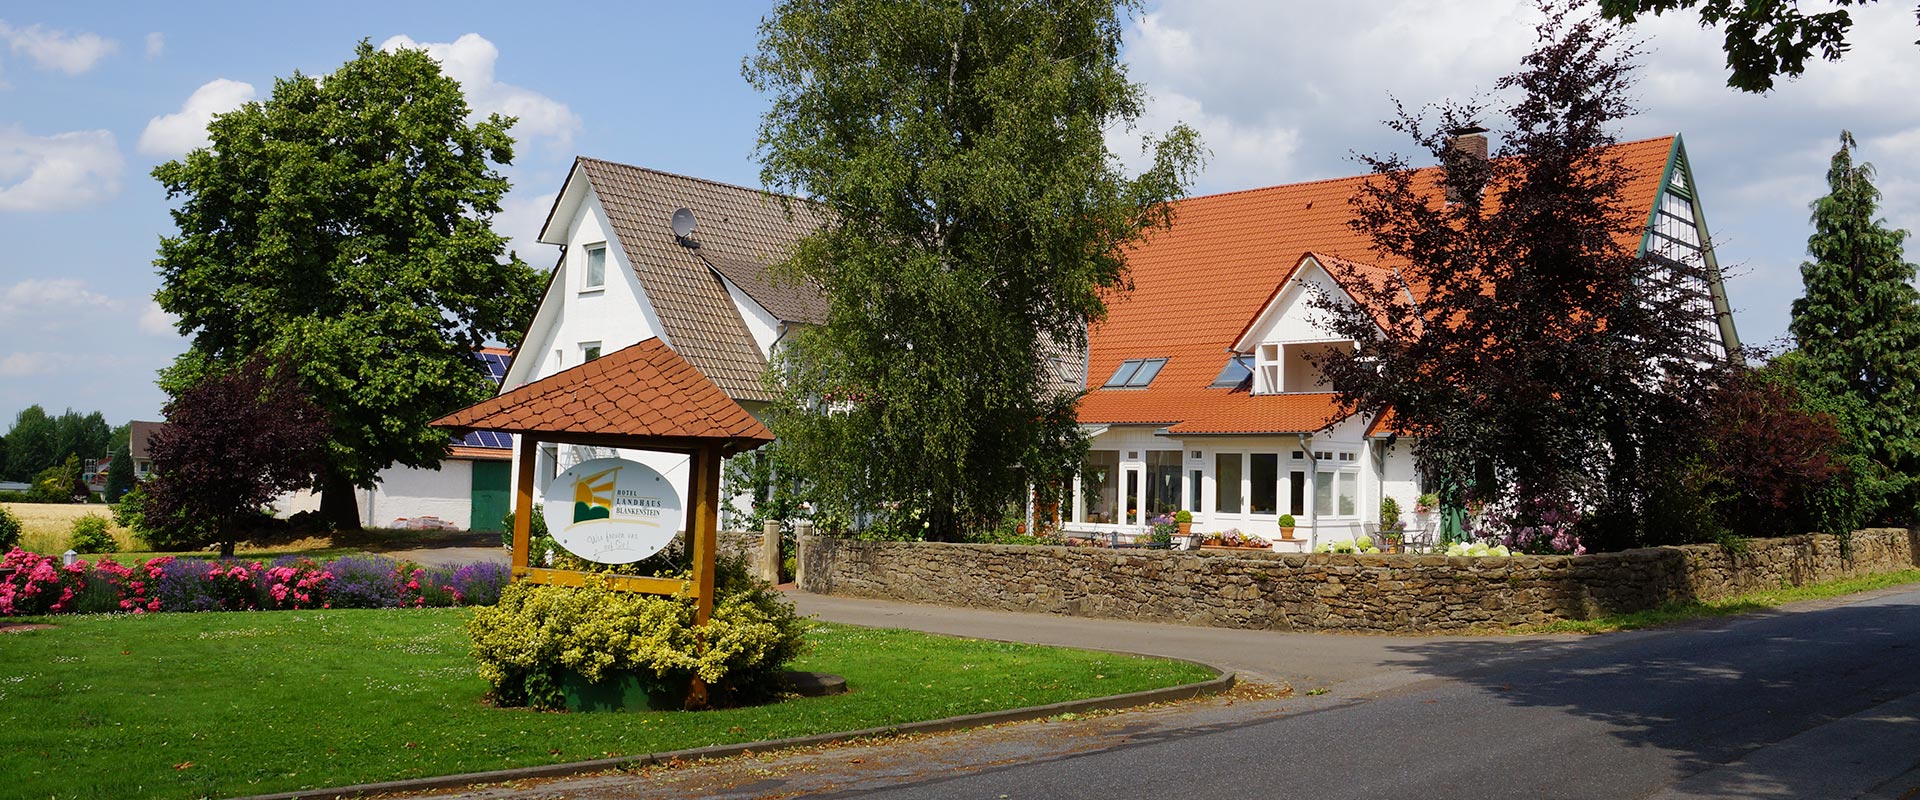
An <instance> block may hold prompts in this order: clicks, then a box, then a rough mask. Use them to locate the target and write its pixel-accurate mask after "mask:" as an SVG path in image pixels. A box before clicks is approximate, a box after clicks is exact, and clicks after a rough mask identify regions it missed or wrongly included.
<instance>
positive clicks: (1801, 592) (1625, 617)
mask: <svg viewBox="0 0 1920 800" xmlns="http://www.w3.org/2000/svg"><path fill="white" fill-rule="evenodd" d="M1916 582H1920V569H1909V570H1901V571H1899V572H1888V573H1884V574H1880V575H1869V576H1866V577H1864V578H1844V579H1841V580H1837V581H1827V582H1825V583H1811V584H1807V585H1806V586H1786V587H1781V588H1779V589H1770V590H1767V591H1764V592H1753V593H1750V594H1743V595H1738V596H1735V597H1728V598H1725V599H1721V600H1710V601H1706V602H1701V601H1698V600H1695V601H1691V602H1686V603H1668V604H1666V605H1664V606H1661V607H1659V608H1654V609H1648V610H1646V611H1636V612H1634V613H1631V614H1614V615H1612V616H1606V617H1596V618H1594V619H1580V620H1561V621H1559V622H1553V623H1548V624H1545V625H1526V626H1522V627H1518V628H1508V629H1506V630H1504V631H1502V632H1503V633H1516V634H1524V633H1611V632H1613V631H1630V630H1635V629H1637V628H1652V627H1657V626H1660V625H1672V624H1675V623H1679V622H1689V621H1692V620H1696V619H1706V618H1709V617H1725V616H1731V615H1734V614H1745V613H1747V612H1750V611H1759V610H1761V609H1766V608H1772V607H1774V606H1777V605H1782V604H1784V603H1794V602H1799V601H1801V600H1825V599H1828V598H1832V597H1840V596H1843V595H1849V594H1855V593H1858V592H1865V591H1871V590H1873V589H1885V588H1887V587H1890V586H1899V585H1902V584H1908V583H1916Z"/></svg>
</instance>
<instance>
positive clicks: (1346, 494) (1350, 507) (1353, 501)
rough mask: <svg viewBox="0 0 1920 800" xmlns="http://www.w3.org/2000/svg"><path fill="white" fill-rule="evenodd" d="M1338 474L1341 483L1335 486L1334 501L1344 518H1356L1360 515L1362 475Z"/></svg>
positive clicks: (1354, 473) (1353, 473)
mask: <svg viewBox="0 0 1920 800" xmlns="http://www.w3.org/2000/svg"><path fill="white" fill-rule="evenodd" d="M1337 474H1338V476H1339V482H1338V483H1336V484H1335V486H1334V494H1335V498H1334V501H1335V504H1336V505H1337V506H1338V507H1339V511H1338V513H1339V515H1340V516H1343V517H1351V516H1356V515H1358V514H1359V513H1360V473H1358V472H1341V473H1337Z"/></svg>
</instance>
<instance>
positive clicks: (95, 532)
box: [67, 514, 120, 553]
mask: <svg viewBox="0 0 1920 800" xmlns="http://www.w3.org/2000/svg"><path fill="white" fill-rule="evenodd" d="M109 525H111V522H110V521H109V520H108V519H107V518H106V517H103V516H100V515H99V514H87V515H86V516H83V517H80V518H79V519H76V520H74V521H73V532H72V535H70V536H69V537H68V538H67V548H68V549H70V550H72V551H74V552H76V553H117V552H120V542H118V541H116V540H115V539H114V538H113V534H111V533H108V532H107V528H108V526H109Z"/></svg>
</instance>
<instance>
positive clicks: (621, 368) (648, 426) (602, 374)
mask: <svg viewBox="0 0 1920 800" xmlns="http://www.w3.org/2000/svg"><path fill="white" fill-rule="evenodd" d="M433 424H434V425H437V426H440V427H443V428H453V429H456V430H473V429H488V430H496V431H504V432H507V433H536V434H537V433H558V434H588V435H595V436H648V437H657V438H664V439H675V440H694V439H705V440H713V439H721V440H726V441H727V443H728V445H729V448H730V449H733V450H734V451H735V452H738V451H741V450H750V449H752V448H754V447H758V446H760V445H762V444H765V443H767V442H770V441H773V434H772V433H770V432H768V431H767V428H766V426H764V425H761V424H760V421H759V420H757V419H754V418H753V415H752V414H749V413H747V411H746V409H744V408H741V407H740V404H739V403H736V402H734V401H733V398H731V397H728V396H727V393H726V392H723V391H721V390H720V387H718V386H715V385H714V384H713V382H712V381H710V380H708V379H707V378H706V376H705V375H702V374H701V373H700V371H699V370H698V369H695V368H694V367H693V365H692V364H689V363H687V361H686V359H683V358H681V357H680V356H679V355H678V354H676V353H675V352H674V351H673V350H671V349H669V348H668V347H667V346H666V344H665V343H663V342H661V341H660V340H659V339H657V338H655V339H648V340H646V341H644V342H641V343H639V344H636V345H633V346H631V347H624V348H621V349H620V350H617V351H614V352H612V353H608V354H606V355H603V356H601V357H599V358H597V359H594V360H593V361H589V362H587V363H585V364H581V365H579V366H577V367H573V368H571V369H566V370H562V371H560V372H557V373H554V374H553V375H549V376H547V377H545V378H541V379H540V380H537V381H534V382H532V383H529V384H526V385H524V386H521V387H519V388H517V389H514V390H513V391H510V392H507V393H506V394H503V395H500V396H498V397H494V398H491V399H488V400H485V401H483V402H480V403H477V404H475V405H472V406H468V407H467V408H464V409H461V410H459V411H455V412H453V413H452V414H448V415H446V416H444V417H441V418H440V419H437V420H434V421H433Z"/></svg>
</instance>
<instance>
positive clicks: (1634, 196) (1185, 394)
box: [1079, 136, 1675, 433]
mask: <svg viewBox="0 0 1920 800" xmlns="http://www.w3.org/2000/svg"><path fill="white" fill-rule="evenodd" d="M1674 144H1675V140H1674V137H1671V136H1665V137H1660V138H1657V139H1646V140H1642V141H1636V142H1624V143H1621V144H1619V145H1616V146H1615V148H1616V150H1617V152H1618V155H1619V156H1620V157H1621V159H1622V160H1623V161H1624V162H1625V165H1626V167H1627V169H1628V170H1629V171H1631V172H1632V173H1633V178H1632V179H1631V180H1629V182H1628V184H1627V187H1626V189H1625V197H1624V201H1625V203H1626V205H1627V206H1628V207H1630V208H1636V209H1646V210H1647V213H1648V214H1651V212H1652V209H1653V207H1654V203H1655V201H1656V200H1657V198H1658V192H1659V190H1660V181H1661V178H1662V177H1663V175H1664V173H1665V170H1666V165H1667V161H1668V159H1669V156H1670V155H1671V153H1672V152H1673V148H1674ZM1438 172H1439V171H1438V169H1426V170H1420V171H1419V173H1418V174H1416V176H1415V186H1416V187H1426V188H1428V189H1429V190H1431V191H1438V190H1437V188H1435V187H1436V186H1437V184H1436V179H1437V176H1438ZM1370 177H1371V176H1368V175H1359V176H1354V177H1350V178H1335V179H1331V180H1323V181H1312V182H1309V183H1296V184H1289V185H1286V186H1273V187H1269V188H1265V189H1249V190H1246V191H1240V192H1228V193H1226V194H1216V195H1207V196H1204V197H1194V198H1189V199H1187V200H1183V201H1180V202H1179V203H1178V204H1176V206H1175V216H1174V223H1173V226H1172V227H1171V228H1169V229H1167V230H1163V231H1159V232H1156V233H1154V234H1152V235H1150V236H1149V237H1148V238H1147V239H1146V240H1145V241H1144V242H1142V243H1140V244H1139V245H1137V246H1136V247H1135V248H1134V250H1133V251H1132V252H1131V253H1129V254H1128V259H1127V263H1128V267H1129V269H1130V270H1131V272H1132V278H1133V290H1132V291H1131V292H1130V293H1127V294H1124V295H1116V296H1113V297H1110V298H1109V299H1108V315H1107V319H1106V320H1104V321H1103V322H1101V323H1099V324H1098V325H1095V326H1094V327H1093V328H1092V329H1091V330H1090V331H1089V346H1090V353H1089V357H1088V362H1089V363H1088V369H1087V386H1088V388H1089V389H1091V391H1089V392H1088V393H1087V395H1086V397H1085V398H1083V399H1082V400H1081V402H1080V408H1079V419H1080V421H1081V422H1082V423H1088V424H1108V425H1118V424H1159V425H1171V424H1173V423H1179V422H1182V421H1185V420H1190V419H1191V420H1194V421H1195V422H1196V424H1198V423H1199V422H1201V421H1202V420H1207V421H1209V422H1208V423H1207V427H1210V428H1223V429H1224V428H1238V429H1243V432H1249V433H1252V432H1265V431H1259V430H1258V428H1259V426H1261V425H1268V424H1279V422H1280V421H1286V422H1288V423H1289V425H1292V423H1294V422H1296V421H1297V420H1295V419H1294V418H1291V417H1287V418H1274V417H1269V416H1267V414H1268V412H1267V411H1266V410H1265V409H1266V407H1267V405H1269V404H1270V403H1271V401H1267V400H1265V399H1264V398H1263V397H1257V396H1253V395H1249V394H1247V393H1246V392H1239V391H1233V390H1229V389H1209V388H1207V386H1208V384H1210V383H1212V382H1213V379H1214V377H1215V376H1216V375H1218V374H1219V373H1220V369H1221V367H1223V366H1225V365H1226V361H1227V348H1228V347H1230V346H1232V345H1233V344H1234V341H1235V340H1236V339H1238V338H1239V337H1240V334H1241V333H1242V332H1243V331H1244V330H1245V329H1246V326H1247V325H1248V323H1249V321H1251V320H1252V319H1253V317H1254V315H1255V314H1258V313H1259V312H1260V310H1261V309H1262V308H1263V307H1264V306H1265V305H1266V303H1267V301H1268V300H1269V299H1270V298H1272V297H1273V295H1274V292H1275V291H1276V288H1277V287H1279V286H1281V285H1282V283H1283V282H1284V281H1285V280H1286V279H1287V278H1288V277H1289V276H1290V274H1291V273H1292V271H1293V270H1294V268H1295V267H1296V266H1297V265H1298V264H1299V263H1300V260H1301V256H1302V254H1303V253H1310V254H1314V255H1316V256H1317V257H1321V258H1323V259H1343V260H1346V261H1350V262H1357V263H1360V264H1374V265H1377V266H1376V267H1375V268H1376V269H1383V270H1384V269H1387V268H1390V267H1392V266H1395V265H1392V264H1387V263H1384V262H1383V261H1382V260H1381V259H1380V258H1379V256H1378V255H1377V254H1375V253H1374V252H1373V250H1372V242H1371V241H1370V240H1369V239H1368V238H1367V237H1366V236H1365V235H1363V234H1360V233H1357V232H1355V231H1354V230H1353V229H1352V228H1351V227H1349V226H1348V224H1347V222H1348V220H1350V219H1352V218H1353V209H1352V206H1351V205H1349V203H1348V201H1349V199H1351V198H1352V197H1353V196H1354V195H1355V194H1356V193H1357V192H1358V191H1359V190H1360V188H1361V186H1362V185H1363V184H1364V183H1365V182H1366V181H1367V180H1368V179H1369V178H1370ZM1643 235H1644V231H1643V230H1633V231H1622V232H1621V238H1622V241H1623V243H1624V244H1627V245H1628V246H1629V247H1635V248H1637V247H1638V246H1639V242H1640V238H1641V237H1642V236H1643ZM1134 358H1166V359H1167V363H1166V366H1165V367H1163V368H1162V369H1161V371H1160V374H1159V375H1158V376H1156V377H1155V378H1154V380H1153V383H1152V384H1151V385H1150V386H1148V387H1147V388H1145V389H1099V388H1096V387H1099V386H1100V385H1101V384H1102V383H1105V382H1106V380H1107V377H1108V376H1110V375H1112V374H1113V372H1114V370H1115V369H1116V368H1118V367H1119V366H1120V362H1122V361H1124V360H1127V359H1134ZM1236 409H1237V411H1236ZM1236 413H1237V414H1241V415H1242V417H1241V421H1239V422H1229V421H1228V418H1229V417H1230V416H1232V415H1233V414H1236ZM1261 420H1268V421H1267V422H1261ZM1184 430H1185V429H1178V428H1176V431H1177V432H1178V431H1184ZM1293 430H1295V428H1294V427H1288V428H1286V429H1285V430H1275V431H1273V432H1293ZM1186 432H1199V431H1197V430H1192V431H1186Z"/></svg>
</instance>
